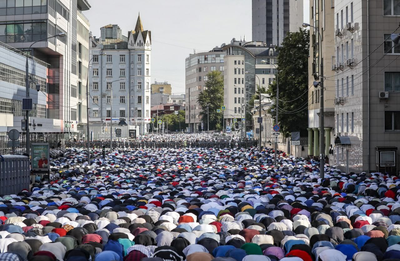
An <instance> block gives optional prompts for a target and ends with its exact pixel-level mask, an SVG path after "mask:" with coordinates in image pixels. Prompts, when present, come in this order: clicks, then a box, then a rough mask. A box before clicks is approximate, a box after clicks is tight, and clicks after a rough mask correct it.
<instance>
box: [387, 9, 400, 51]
mask: <svg viewBox="0 0 400 261" xmlns="http://www.w3.org/2000/svg"><path fill="white" fill-rule="evenodd" d="M399 4H400V2H399ZM384 37H385V43H384V51H385V53H400V45H395V44H394V42H393V41H392V39H391V36H390V34H385V36H384Z"/></svg>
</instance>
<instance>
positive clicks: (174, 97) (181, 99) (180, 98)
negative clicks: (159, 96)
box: [168, 94, 186, 110]
mask: <svg viewBox="0 0 400 261" xmlns="http://www.w3.org/2000/svg"><path fill="white" fill-rule="evenodd" d="M168 103H173V104H178V105H180V106H181V110H184V109H185V105H186V95H185V94H171V95H170V96H169V98H168Z"/></svg>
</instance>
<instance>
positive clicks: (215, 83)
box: [197, 71, 224, 130]
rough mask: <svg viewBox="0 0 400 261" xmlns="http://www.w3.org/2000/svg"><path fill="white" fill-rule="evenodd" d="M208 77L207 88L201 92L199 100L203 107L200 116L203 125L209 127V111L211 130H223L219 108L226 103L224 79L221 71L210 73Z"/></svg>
mask: <svg viewBox="0 0 400 261" xmlns="http://www.w3.org/2000/svg"><path fill="white" fill-rule="evenodd" d="M207 79H208V80H207V81H206V85H205V88H204V90H203V91H202V92H200V94H199V98H198V100H197V101H198V103H199V104H200V106H201V108H202V111H201V112H200V116H201V118H202V121H203V125H204V126H205V128H207V116H208V112H209V113H210V116H209V117H210V130H213V129H217V130H221V129H222V112H220V113H218V112H217V110H218V109H221V107H222V105H223V104H224V79H223V77H222V75H221V72H219V71H213V72H210V73H208V74H207Z"/></svg>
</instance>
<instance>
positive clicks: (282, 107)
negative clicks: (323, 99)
mask: <svg viewBox="0 0 400 261" xmlns="http://www.w3.org/2000/svg"><path fill="white" fill-rule="evenodd" d="M277 50H278V52H279V54H278V66H277V69H278V82H279V110H278V112H279V116H278V122H279V125H280V127H281V131H282V132H283V134H284V135H285V136H286V137H288V136H289V135H290V133H291V132H293V131H300V132H301V134H302V135H305V133H306V131H307V126H308V110H307V109H308V56H309V32H308V30H302V29H300V30H299V32H294V33H288V34H287V36H286V37H285V39H284V40H283V43H282V46H281V47H279V48H277ZM276 90H277V82H276V81H274V82H273V83H272V84H271V85H270V86H269V88H268V90H267V93H268V94H269V95H270V97H271V99H272V100H273V101H275V100H276V94H277V92H276ZM275 107H276V105H275V103H274V104H273V105H272V106H271V109H270V110H269V113H270V114H271V115H272V117H273V118H274V119H275V116H276V111H275Z"/></svg>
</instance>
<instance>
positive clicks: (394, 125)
mask: <svg viewBox="0 0 400 261" xmlns="http://www.w3.org/2000/svg"><path fill="white" fill-rule="evenodd" d="M385 130H386V131H400V111H385Z"/></svg>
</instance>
